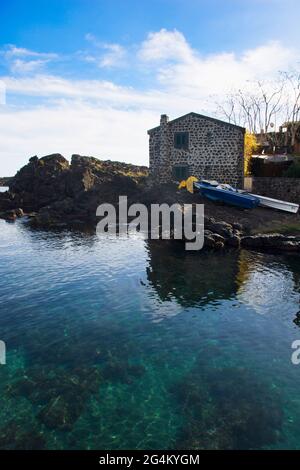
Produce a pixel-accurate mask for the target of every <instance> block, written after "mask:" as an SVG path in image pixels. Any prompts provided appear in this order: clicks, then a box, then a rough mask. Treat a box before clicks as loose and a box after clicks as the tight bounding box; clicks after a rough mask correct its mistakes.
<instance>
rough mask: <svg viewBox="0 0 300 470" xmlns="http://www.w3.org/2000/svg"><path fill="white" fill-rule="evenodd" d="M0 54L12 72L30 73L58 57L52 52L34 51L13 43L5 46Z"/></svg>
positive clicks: (41, 68) (42, 68)
mask: <svg viewBox="0 0 300 470" xmlns="http://www.w3.org/2000/svg"><path fill="white" fill-rule="evenodd" d="M0 55H1V56H2V57H3V59H4V62H5V63H6V65H7V66H8V68H9V70H10V72H11V73H12V74H23V75H24V74H32V73H34V72H35V73H36V72H40V71H42V70H44V68H45V66H46V65H47V64H48V63H49V62H51V61H53V60H56V59H58V58H59V56H58V54H55V53H52V52H46V53H45V52H36V51H32V50H30V49H26V48H24V47H17V46H15V45H14V44H9V45H7V46H5V47H4V48H3V49H2V50H1V51H0Z"/></svg>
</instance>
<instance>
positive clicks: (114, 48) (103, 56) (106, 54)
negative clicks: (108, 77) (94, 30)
mask: <svg viewBox="0 0 300 470" xmlns="http://www.w3.org/2000/svg"><path fill="white" fill-rule="evenodd" d="M85 39H86V40H87V41H89V42H90V43H91V44H93V45H94V47H95V48H96V49H97V53H96V54H94V55H93V54H90V53H88V54H86V56H85V60H87V61H88V62H94V63H96V65H97V66H98V67H100V68H102V67H103V68H105V67H107V68H112V67H122V66H124V64H125V63H126V62H125V58H126V55H127V51H126V49H125V47H123V46H121V45H120V44H115V43H107V42H101V41H98V39H97V38H96V37H95V36H94V35H93V34H91V33H88V34H86V35H85ZM99 51H100V53H99Z"/></svg>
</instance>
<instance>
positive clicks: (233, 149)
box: [148, 113, 245, 187]
mask: <svg viewBox="0 0 300 470" xmlns="http://www.w3.org/2000/svg"><path fill="white" fill-rule="evenodd" d="M177 133H185V136H184V138H185V139H186V140H187V144H186V146H185V148H176V139H177V138H178V134H177ZM148 134H149V137H150V138H149V154H150V155H149V158H150V162H149V163H150V165H149V166H150V174H151V175H152V176H153V177H155V178H156V179H157V180H158V181H159V182H168V181H171V180H178V177H177V178H176V175H178V174H180V173H178V171H177V173H176V169H177V170H178V169H179V170H180V169H181V168H183V169H184V171H187V175H194V176H196V177H198V178H206V179H214V180H217V181H219V182H221V183H229V184H232V185H235V186H239V187H242V184H243V176H244V134H245V129H244V128H243V127H239V126H236V125H234V124H230V123H227V122H224V121H220V120H218V119H214V118H210V117H207V116H202V115H201V114H196V113H189V114H186V115H185V116H182V117H179V118H177V119H174V120H173V121H169V118H168V116H167V115H165V114H163V115H162V116H161V120H160V126H158V127H155V128H154V129H150V130H149V131H148ZM177 147H178V146H177ZM178 167H179V168H178ZM180 167H181V168H180Z"/></svg>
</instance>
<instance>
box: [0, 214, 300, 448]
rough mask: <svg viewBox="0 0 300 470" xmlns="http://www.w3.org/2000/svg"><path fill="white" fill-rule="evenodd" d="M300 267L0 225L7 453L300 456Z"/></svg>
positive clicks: (0, 405) (1, 383)
mask: <svg viewBox="0 0 300 470" xmlns="http://www.w3.org/2000/svg"><path fill="white" fill-rule="evenodd" d="M299 260H300V259H299V257H296V256H294V255H293V256H274V255H271V254H259V253H253V252H247V251H242V252H239V253H238V252H236V251H231V252H227V253H225V254H220V253H215V254H214V253H209V254H205V253H197V254H191V253H189V254H187V253H185V252H184V251H182V250H181V248H180V247H179V246H177V245H175V246H173V247H170V246H168V244H167V243H161V242H148V241H146V240H144V239H143V238H142V237H139V236H136V237H129V238H122V239H109V238H107V237H105V236H104V237H103V238H97V237H96V236H95V235H94V234H93V233H79V232H78V233H76V232H73V233H71V232H68V231H65V232H57V233H55V232H43V231H38V230H31V229H29V228H28V227H26V225H24V223H22V222H17V223H14V224H11V223H6V222H4V221H0V339H1V340H4V341H5V342H6V346H7V364H6V365H5V366H0V447H1V448H10V449H16V448H35V449H36V448H48V449H163V448H168V449H180V448H208V449H211V448H291V449H294V448H300V441H299V439H298V431H299V427H300V394H299V390H300V365H299V366H295V365H293V364H292V363H291V353H292V349H291V342H292V341H293V340H295V339H300V329H299V327H298V326H297V317H296V315H297V313H298V312H299V281H300V262H299ZM295 319H296V321H294V320H295ZM299 324H300V321H299Z"/></svg>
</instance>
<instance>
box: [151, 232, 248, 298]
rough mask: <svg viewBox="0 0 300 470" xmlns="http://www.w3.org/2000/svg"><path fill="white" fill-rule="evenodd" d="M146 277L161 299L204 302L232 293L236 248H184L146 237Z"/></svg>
mask: <svg viewBox="0 0 300 470" xmlns="http://www.w3.org/2000/svg"><path fill="white" fill-rule="evenodd" d="M147 249H148V253H149V266H148V268H147V278H148V281H149V283H150V285H151V286H152V287H154V289H155V291H156V293H157V294H158V296H159V298H160V300H161V301H170V300H176V301H177V302H178V303H179V304H180V305H181V306H183V307H192V306H198V305H205V304H206V303H208V302H213V301H217V300H220V299H228V298H230V297H232V296H234V295H235V294H236V290H237V276H238V256H239V255H238V252H236V251H230V252H224V253H220V252H201V253H199V252H187V251H185V250H184V247H183V245H182V244H181V243H180V242H177V243H176V242H174V241H173V242H168V241H161V240H160V241H156V240H148V241H147Z"/></svg>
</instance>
